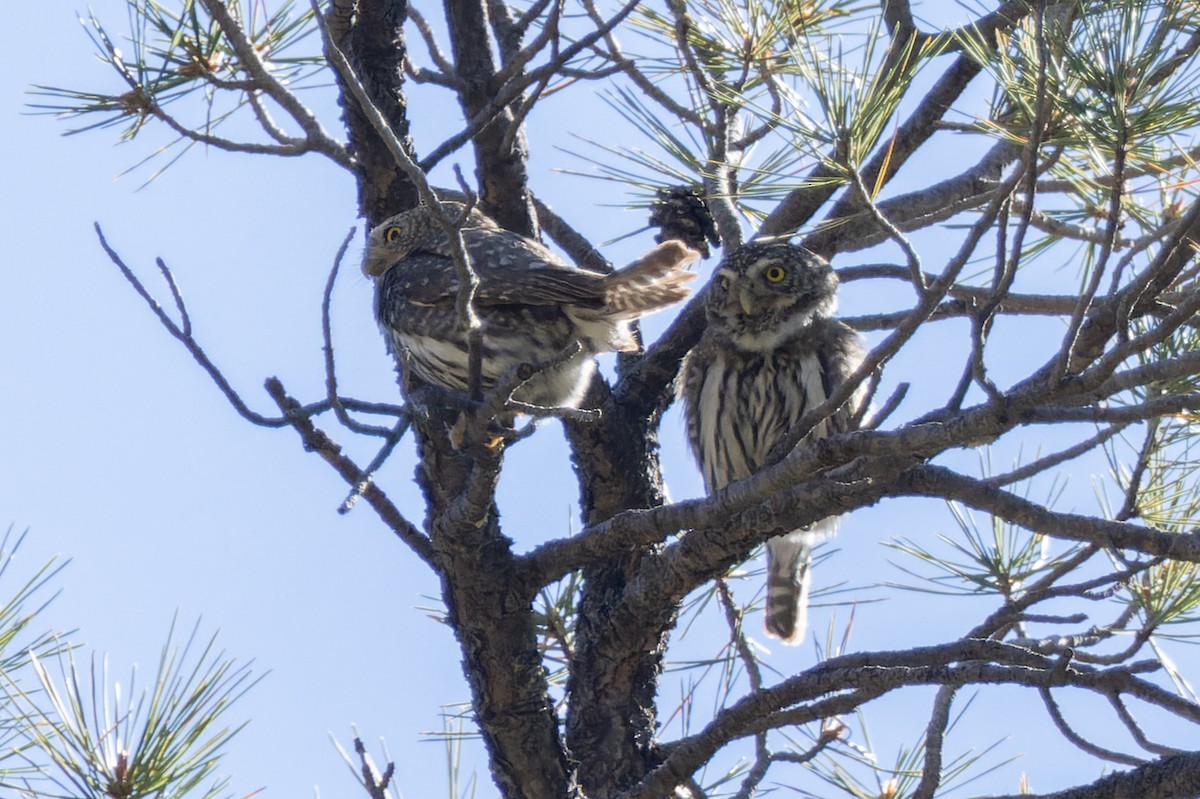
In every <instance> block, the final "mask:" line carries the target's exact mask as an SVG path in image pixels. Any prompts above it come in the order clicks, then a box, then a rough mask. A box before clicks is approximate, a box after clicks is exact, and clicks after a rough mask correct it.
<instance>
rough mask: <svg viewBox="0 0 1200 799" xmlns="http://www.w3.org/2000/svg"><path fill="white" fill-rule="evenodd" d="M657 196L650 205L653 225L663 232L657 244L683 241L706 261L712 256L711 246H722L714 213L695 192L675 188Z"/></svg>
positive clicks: (658, 193)
mask: <svg viewBox="0 0 1200 799" xmlns="http://www.w3.org/2000/svg"><path fill="white" fill-rule="evenodd" d="M657 195H658V197H657V199H655V201H654V203H653V204H652V205H651V206H650V225H651V226H652V227H656V228H658V229H659V232H658V233H657V234H655V236H654V240H655V241H657V242H664V241H670V240H671V239H679V240H680V241H682V242H684V243H685V244H687V246H689V247H691V248H692V249H693V250H697V251H699V252H700V253H701V254H703V256H704V257H705V258H707V257H708V255H709V249H708V246H709V245H710V244H711V245H713V246H714V247H719V246H721V240H720V238H719V237H718V236H717V226H716V224H715V223H714V222H713V217H712V212H711V211H709V210H708V206H707V205H705V203H704V198H703V197H702V196H700V195H699V194H698V193H696V190H695V189H693V188H691V187H690V186H675V187H674V188H670V189H659V190H658V192H657Z"/></svg>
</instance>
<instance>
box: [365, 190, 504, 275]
mask: <svg viewBox="0 0 1200 799" xmlns="http://www.w3.org/2000/svg"><path fill="white" fill-rule="evenodd" d="M442 210H443V211H444V212H445V213H447V214H449V215H450V216H452V217H453V216H459V217H462V216H463V214H464V213H465V214H466V218H465V219H463V221H462V228H463V230H471V229H496V223H494V222H493V221H492V220H491V219H489V218H488V217H486V216H484V215H483V214H482V213H481V212H480V211H478V210H477V209H475V208H472V209H471V210H470V212H469V213H467V206H466V205H464V204H463V203H460V202H457V201H453V200H443V201H442ZM449 246H450V245H449V240H448V239H447V237H446V233H445V231H444V230H443V229H442V226H441V225H439V224H438V222H437V220H436V219H434V217H433V212H432V211H431V210H430V209H429V208H428V206H424V205H418V206H417V207H415V208H412V209H409V210H408V211H404V212H402V213H399V214H396V215H395V216H392V217H389V218H387V219H385V220H384V221H383V222H381V223H380V224H378V225H376V226H375V227H373V228H372V229H371V232H370V233H368V234H367V249H366V250H365V252H364V253H363V263H362V271H363V274H364V275H366V276H367V277H380V276H381V275H383V273H384V272H386V271H387V270H389V269H391V268H392V267H393V266H395V265H396V264H397V263H399V262H400V261H403V260H404V259H405V258H407V257H408V256H410V255H412V254H413V253H416V252H429V253H433V254H435V255H449V253H450V251H449Z"/></svg>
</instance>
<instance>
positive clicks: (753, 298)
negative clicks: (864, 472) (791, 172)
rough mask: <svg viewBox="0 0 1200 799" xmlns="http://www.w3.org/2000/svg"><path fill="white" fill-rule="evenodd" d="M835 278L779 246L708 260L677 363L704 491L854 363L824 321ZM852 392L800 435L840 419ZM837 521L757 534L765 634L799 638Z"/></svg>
mask: <svg viewBox="0 0 1200 799" xmlns="http://www.w3.org/2000/svg"><path fill="white" fill-rule="evenodd" d="M837 283H838V282H837V275H836V274H834V272H833V270H832V269H831V268H830V267H829V264H827V263H826V262H825V261H823V260H821V259H820V258H818V257H817V256H816V255H813V254H812V253H810V252H808V251H807V250H803V249H801V248H799V247H793V246H791V245H788V244H749V245H746V246H744V247H741V248H740V249H738V250H735V251H734V252H733V253H731V254H730V255H729V256H728V257H727V258H726V259H725V261H724V262H722V264H721V265H720V267H719V268H718V269H717V272H716V274H715V275H714V277H713V285H712V286H711V288H710V289H709V296H708V301H707V306H706V312H707V317H708V327H707V329H706V330H705V332H704V335H703V336H702V337H701V339H700V342H699V343H698V344H697V345H696V347H695V349H693V350H692V352H691V353H690V354H689V355H688V358H687V362H686V364H685V365H684V382H683V399H684V402H685V406H686V407H685V412H686V414H687V425H688V437H689V439H690V441H691V445H692V450H693V452H694V453H695V455H696V460H697V461H698V462H699V464H700V469H701V471H702V472H703V473H704V484H705V486H706V488H707V489H708V491H709V492H710V493H712V492H714V491H717V490H718V489H721V488H723V487H725V486H726V485H727V484H729V483H732V482H734V481H735V480H741V479H743V478H745V477H749V476H750V475H752V474H754V472H755V471H757V470H758V469H759V468H760V467H762V465H763V463H764V461H765V460H766V458H767V454H768V453H769V452H770V451H771V449H772V448H773V447H774V446H775V444H776V443H777V442H778V441H779V440H780V439H781V438H783V437H784V436H785V435H786V433H787V431H788V429H789V428H791V427H792V426H793V425H795V423H796V422H798V421H799V420H800V417H802V416H803V415H804V413H805V412H806V411H808V410H811V409H812V408H815V407H816V406H817V405H820V404H821V403H822V402H824V401H825V399H826V397H828V396H829V394H830V393H831V392H832V391H833V390H834V388H835V387H836V386H838V385H839V384H840V383H842V382H843V381H845V379H846V378H847V377H848V376H849V375H850V373H851V372H853V371H854V369H855V368H856V367H857V366H858V365H859V363H861V361H862V358H863V347H862V344H861V341H860V339H859V336H858V334H857V333H855V332H854V331H853V330H851V329H850V328H849V327H847V326H846V325H844V324H843V323H841V322H838V321H836V320H834V319H832V318H830V314H832V313H833V310H834V306H835V305H836V303H837ZM861 401H862V396H861V392H860V393H858V394H856V395H855V396H854V397H853V398H852V399H851V401H850V402H848V403H847V404H845V405H843V406H842V407H841V408H840V409H839V410H838V411H837V412H835V413H834V414H833V415H832V416H830V417H828V418H827V419H825V420H824V421H822V422H821V423H820V424H818V425H817V426H816V427H815V428H813V430H812V432H811V433H809V438H810V439H811V438H813V437H821V436H827V435H831V434H833V433H837V432H842V431H844V430H847V429H848V428H849V427H850V424H851V419H852V417H853V416H854V415H855V412H856V410H857V408H858V406H859V404H860V403H861ZM837 524H838V520H837V518H830V519H824V520H822V521H820V522H817V523H816V524H814V525H812V526H811V527H808V528H805V529H801V530H794V531H792V532H791V533H788V534H786V535H781V536H778V537H776V538H772V539H770V540H769V541H767V609H766V619H765V624H766V628H767V633H768V634H770V635H772V636H774V637H776V638H780V639H782V640H783V641H785V642H786V643H796V642H798V641H799V640H800V638H801V637H802V636H803V635H804V626H805V622H806V617H807V615H808V584H809V577H810V575H809V572H810V569H811V566H812V547H813V546H814V545H815V544H817V543H819V542H820V541H821V540H823V539H826V538H828V537H830V536H832V535H833V534H834V533H836V532H837Z"/></svg>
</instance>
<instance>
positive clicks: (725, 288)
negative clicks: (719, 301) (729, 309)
mask: <svg viewBox="0 0 1200 799" xmlns="http://www.w3.org/2000/svg"><path fill="white" fill-rule="evenodd" d="M718 285H720V287H721V291H729V278H727V277H723V278H721V280H720V282H719V284H718Z"/></svg>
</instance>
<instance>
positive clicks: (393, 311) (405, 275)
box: [363, 203, 697, 408]
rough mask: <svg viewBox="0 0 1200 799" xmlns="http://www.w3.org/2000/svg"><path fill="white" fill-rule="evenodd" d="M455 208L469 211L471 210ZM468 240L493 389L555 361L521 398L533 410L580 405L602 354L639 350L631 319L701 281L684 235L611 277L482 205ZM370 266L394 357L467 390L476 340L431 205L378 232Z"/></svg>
mask: <svg viewBox="0 0 1200 799" xmlns="http://www.w3.org/2000/svg"><path fill="white" fill-rule="evenodd" d="M445 206H450V209H449V210H451V211H452V212H457V213H458V214H459V216H460V217H461V215H462V212H463V211H464V210H466V209H465V207H464V206H463V205H461V204H459V203H443V207H445ZM462 236H463V243H464V244H465V245H466V249H467V251H468V253H470V256H471V262H472V267H473V268H474V270H475V273H476V274H477V276H478V278H479V286H478V288H477V289H476V293H475V304H474V308H475V311H476V313H477V315H478V316H479V319H480V321H481V323H482V333H483V337H482V348H481V349H482V352H481V354H482V367H481V376H482V382H483V387H484V388H485V389H486V388H490V387H491V386H493V385H495V384H496V382H497V381H498V380H500V379H501V378H503V377H504V376H505V375H507V374H509V373H510V372H511V371H512V370H513V369H514V368H516V367H518V366H521V365H523V364H531V365H536V364H546V363H552V364H553V365H551V366H549V367H547V368H545V369H543V370H542V371H539V372H537V373H536V374H535V375H534V376H533V377H532V378H531V379H530V380H528V381H527V382H525V383H523V384H522V385H521V386H520V387H519V388H518V389H517V390H516V391H515V392H514V393H513V395H512V399H513V400H516V401H518V402H522V403H526V404H529V405H535V406H541V407H547V408H564V407H565V408H577V407H579V404H580V402H582V400H583V395H584V392H585V391H586V390H587V386H588V383H589V382H590V381H591V378H592V375H593V373H594V372H595V369H596V362H595V359H594V358H593V356H594V355H596V354H597V353H601V352H610V351H618V352H628V351H632V350H636V349H638V346H639V345H638V342H637V339H636V338H635V336H634V335H633V331H632V329H631V327H630V323H631V322H632V321H633V320H634V319H637V318H638V317H640V316H642V315H643V314H646V313H650V312H651V311H656V310H659V309H661V308H666V307H668V306H670V305H672V304H673V303H676V302H678V301H679V300H682V299H683V298H684V297H686V296H687V295H688V292H689V288H688V285H687V284H688V282H689V281H691V280H692V278H693V277H695V274H694V273H692V272H689V271H687V270H686V269H685V267H686V266H687V264H689V263H690V262H691V261H693V260H695V258H696V257H697V253H696V252H694V251H692V250H690V249H688V248H687V247H686V246H684V245H683V244H682V243H681V242H678V241H669V242H664V243H663V244H660V245H659V246H657V247H655V248H654V249H653V250H651V251H650V252H649V253H647V254H646V255H645V256H643V257H642V258H640V259H639V260H638V261H636V262H634V263H633V264H631V265H629V266H628V267H626V268H624V269H621V270H618V271H616V272H613V273H611V274H607V275H605V274H600V273H598V272H591V271H588V270H584V269H576V268H573V267H570V266H568V265H567V264H565V263H563V261H562V260H561V259H560V258H559V257H558V256H556V255H555V254H554V253H552V252H551V251H550V250H548V249H547V248H546V247H544V246H543V245H541V244H540V243H538V242H536V241H534V240H532V239H530V238H528V237H525V236H522V235H519V234H517V233H513V232H511V231H507V230H504V229H502V228H500V227H499V226H497V225H496V224H495V223H494V222H493V221H492V220H491V219H489V218H488V217H486V216H484V215H483V214H482V213H480V212H479V211H477V210H474V209H472V210H471V211H470V213H469V214H467V216H466V218H465V219H463V223H462ZM363 272H364V274H366V275H367V276H369V277H371V278H373V279H374V280H375V315H376V318H377V319H378V321H379V325H380V328H381V329H382V330H383V332H384V334H385V336H386V338H387V339H388V342H389V346H390V349H391V350H392V352H393V354H395V355H396V357H397V358H398V359H399V360H401V361H402V362H403V363H406V364H407V365H408V368H410V369H411V370H412V372H414V373H415V374H416V376H417V377H419V378H420V379H421V380H423V381H425V382H427V383H430V384H432V385H435V386H440V387H442V388H446V389H449V390H451V391H457V392H465V391H466V390H467V383H468V337H467V333H466V329H465V328H464V326H463V324H462V321H461V319H460V318H459V315H458V314H457V313H456V310H455V300H456V298H457V296H458V288H459V279H458V273H457V271H456V269H455V265H454V261H453V259H452V258H451V257H450V241H449V238H448V237H447V236H446V234H445V232H444V231H443V230H442V228H441V227H440V226H439V225H438V224H437V222H436V220H435V219H434V218H433V215H432V213H431V212H430V210H429V209H428V208H427V207H426V206H418V207H417V208H414V209H412V210H410V211H406V212H404V213H401V214H397V215H396V216H393V217H391V218H390V219H388V220H386V221H384V222H383V223H382V224H380V225H378V226H377V227H375V228H374V229H373V230H371V232H370V234H369V235H368V238H367V249H366V252H365V255H364V257H363ZM572 348H574V349H575V350H576V351H575V352H574V353H573V354H570V356H569V357H566V358H565V360H564V355H566V354H567V353H569V352H570V350H571V349H572Z"/></svg>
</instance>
